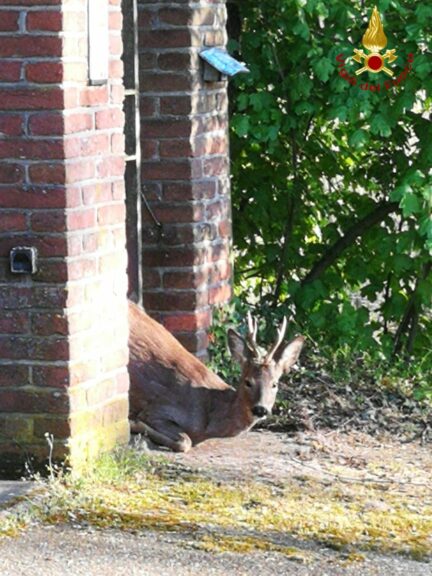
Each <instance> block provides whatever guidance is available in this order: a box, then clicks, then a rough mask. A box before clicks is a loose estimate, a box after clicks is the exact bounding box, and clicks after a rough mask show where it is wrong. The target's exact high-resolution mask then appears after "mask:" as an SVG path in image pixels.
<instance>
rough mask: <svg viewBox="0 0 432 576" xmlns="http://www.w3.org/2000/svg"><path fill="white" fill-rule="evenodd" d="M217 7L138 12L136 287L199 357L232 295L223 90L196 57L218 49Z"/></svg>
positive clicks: (154, 5) (162, 5) (221, 26)
mask: <svg viewBox="0 0 432 576" xmlns="http://www.w3.org/2000/svg"><path fill="white" fill-rule="evenodd" d="M225 21H226V11H225V2H224V1H223V0H219V1H218V0H216V1H215V0H213V1H204V0H202V1H200V2H196V1H193V2H192V1H190V2H184V1H183V2H180V1H178V2H169V3H166V2H148V1H144V0H141V2H140V3H139V22H138V24H139V46H140V86H141V119H142V123H141V134H142V136H141V142H142V157H143V162H142V178H143V191H144V194H145V196H146V198H147V200H148V204H149V207H150V209H151V210H152V212H153V214H154V216H155V218H156V220H157V221H158V222H160V224H161V227H158V225H157V224H156V223H155V220H154V218H152V216H151V214H150V212H149V210H148V209H147V208H146V206H145V205H144V206H143V244H144V250H143V283H144V299H143V300H144V305H145V307H146V309H147V311H148V312H149V313H150V314H152V315H153V316H155V317H156V318H157V319H159V320H161V321H162V322H163V324H164V325H165V326H166V327H167V328H168V329H169V330H171V331H172V332H174V333H175V335H176V336H177V337H178V338H179V339H180V340H181V341H182V343H183V344H184V345H185V346H186V347H187V348H188V349H189V350H191V351H192V352H194V353H196V354H198V355H201V356H204V355H205V350H206V347H207V328H208V327H209V325H210V323H211V310H212V306H213V305H214V304H216V303H220V302H223V301H226V300H227V299H228V298H229V297H230V294H231V287H230V278H231V265H230V259H229V258H230V256H229V252H230V238H231V221H230V195H229V155H228V148H229V146H228V134H227V130H228V112H227V82H226V81H225V80H221V81H220V82H212V83H207V82H204V81H203V77H202V63H201V61H200V58H199V56H198V54H199V52H200V51H201V50H202V49H203V48H204V47H205V46H208V47H210V46H223V45H224V44H225V41H226V33H225Z"/></svg>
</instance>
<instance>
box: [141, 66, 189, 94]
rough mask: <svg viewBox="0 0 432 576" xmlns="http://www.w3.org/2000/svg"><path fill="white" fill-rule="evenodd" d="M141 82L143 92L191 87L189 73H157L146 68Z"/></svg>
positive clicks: (174, 90) (177, 90)
mask: <svg viewBox="0 0 432 576" xmlns="http://www.w3.org/2000/svg"><path fill="white" fill-rule="evenodd" d="M140 83H141V86H142V88H141V90H142V91H143V92H180V91H184V90H190V89H191V80H190V77H189V76H188V75H186V74H175V73H173V72H162V73H155V72H153V71H147V70H145V71H142V72H141V74H140Z"/></svg>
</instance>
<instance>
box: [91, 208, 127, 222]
mask: <svg viewBox="0 0 432 576" xmlns="http://www.w3.org/2000/svg"><path fill="white" fill-rule="evenodd" d="M125 218H126V206H125V204H124V203H123V202H122V203H121V204H111V205H108V206H102V207H101V208H98V214H97V220H98V225H99V226H107V225H109V224H120V223H123V222H124V221H125Z"/></svg>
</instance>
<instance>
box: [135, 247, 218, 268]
mask: <svg viewBox="0 0 432 576" xmlns="http://www.w3.org/2000/svg"><path fill="white" fill-rule="evenodd" d="M206 259H207V250H205V249H202V248H200V249H195V248H193V247H187V248H170V249H167V248H165V249H163V248H162V249H161V248H156V249H154V248H148V249H147V248H146V247H145V246H144V249H143V263H144V266H145V267H146V266H149V267H150V268H152V267H160V266H163V267H165V266H168V267H169V266H176V267H177V266H178V267H183V266H199V265H201V264H204V263H205V261H206Z"/></svg>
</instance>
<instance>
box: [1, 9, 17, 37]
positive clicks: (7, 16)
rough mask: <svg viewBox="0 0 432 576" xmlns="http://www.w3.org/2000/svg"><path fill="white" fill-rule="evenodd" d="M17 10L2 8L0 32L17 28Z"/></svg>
mask: <svg viewBox="0 0 432 576" xmlns="http://www.w3.org/2000/svg"><path fill="white" fill-rule="evenodd" d="M18 17H19V12H17V11H16V10H15V11H10V12H9V11H7V10H2V12H1V18H0V32H9V31H11V32H12V31H15V30H18V29H19V24H18Z"/></svg>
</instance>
